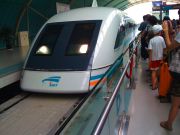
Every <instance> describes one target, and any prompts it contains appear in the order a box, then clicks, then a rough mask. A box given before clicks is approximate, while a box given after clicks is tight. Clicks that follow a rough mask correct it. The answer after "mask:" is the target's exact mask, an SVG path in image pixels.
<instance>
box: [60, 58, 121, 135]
mask: <svg viewBox="0 0 180 135" xmlns="http://www.w3.org/2000/svg"><path fill="white" fill-rule="evenodd" d="M121 64H122V59H121V60H119V61H117V63H116V64H114V67H113V68H112V69H111V70H109V72H108V73H107V76H106V78H107V79H106V81H105V82H104V83H103V85H102V83H101V85H102V86H101V88H100V89H98V90H97V91H96V92H94V93H93V94H92V96H91V97H90V98H89V99H88V100H87V101H86V103H85V105H84V107H83V108H82V109H81V110H80V111H79V112H78V114H77V116H76V117H75V118H74V119H73V120H72V122H71V123H70V124H69V126H68V127H66V128H65V130H64V131H63V132H61V135H64V134H66V135H81V134H82V135H84V134H85V135H90V134H91V132H92V131H93V129H94V126H95V125H96V123H97V121H98V119H99V117H100V115H101V113H102V111H103V110H104V107H105V105H106V103H107V98H106V97H110V96H111V94H112V92H113V90H114V88H115V86H116V85H117V82H118V78H119V77H120V76H121V73H122V67H121ZM99 86H100V84H99ZM99 86H98V87H99ZM105 127H106V128H105V131H102V133H103V135H106V134H107V135H110V134H109V124H106V125H105Z"/></svg>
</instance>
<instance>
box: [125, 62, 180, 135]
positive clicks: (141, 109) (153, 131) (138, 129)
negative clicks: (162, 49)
mask: <svg viewBox="0 0 180 135" xmlns="http://www.w3.org/2000/svg"><path fill="white" fill-rule="evenodd" d="M146 65H147V64H146V62H143V61H140V63H139V66H138V73H137V78H138V79H137V83H136V89H135V90H134V91H133V93H132V98H131V101H130V110H129V113H130V124H129V129H128V135H180V111H179V113H178V116H177V118H176V120H175V122H174V125H173V131H166V130H165V129H163V128H161V127H160V125H159V124H160V121H163V120H166V119H167V117H168V113H169V109H170V106H171V104H170V103H160V101H159V99H157V98H156V97H154V96H153V95H152V92H151V87H150V85H149V84H148V83H147V76H148V73H147V71H145V69H146V68H147V66H146Z"/></svg>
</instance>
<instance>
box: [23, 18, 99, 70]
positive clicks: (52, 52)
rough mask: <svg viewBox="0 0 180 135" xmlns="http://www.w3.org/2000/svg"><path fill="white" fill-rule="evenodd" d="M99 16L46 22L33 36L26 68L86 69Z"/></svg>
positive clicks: (93, 43)
mask: <svg viewBox="0 0 180 135" xmlns="http://www.w3.org/2000/svg"><path fill="white" fill-rule="evenodd" d="M101 22H102V21H101V20H94V21H92V20H91V21H73V22H61V23H50V24H47V25H46V26H45V27H44V28H43V29H42V31H41V32H40V34H39V36H38V38H37V39H36V41H35V43H34V45H33V48H32V50H31V53H30V55H29V58H28V60H27V63H26V67H25V68H26V69H29V70H52V71H56V70H57V71H59V70H88V69H90V68H91V67H90V66H91V65H92V64H91V62H92V61H91V60H92V57H93V51H94V48H95V45H96V42H97V37H98V33H99V30H100V26H101Z"/></svg>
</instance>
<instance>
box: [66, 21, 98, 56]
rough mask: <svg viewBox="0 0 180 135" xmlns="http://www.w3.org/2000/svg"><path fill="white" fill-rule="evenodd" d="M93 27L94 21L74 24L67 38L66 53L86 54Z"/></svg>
mask: <svg viewBox="0 0 180 135" xmlns="http://www.w3.org/2000/svg"><path fill="white" fill-rule="evenodd" d="M94 28H95V24H94V23H80V24H76V26H75V28H74V30H73V32H72V35H71V37H70V40H69V44H68V47H67V50H66V55H79V54H86V53H87V52H88V49H89V48H90V43H91V40H92V35H93V31H94Z"/></svg>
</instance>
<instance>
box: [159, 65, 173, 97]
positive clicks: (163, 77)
mask: <svg viewBox="0 0 180 135" xmlns="http://www.w3.org/2000/svg"><path fill="white" fill-rule="evenodd" d="M159 79H160V80H159V96H162V97H165V96H167V94H168V91H169V88H170V86H171V81H172V77H171V74H170V71H169V67H168V64H167V62H163V63H162V65H161V67H160V78H159Z"/></svg>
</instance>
